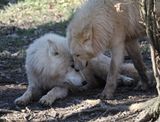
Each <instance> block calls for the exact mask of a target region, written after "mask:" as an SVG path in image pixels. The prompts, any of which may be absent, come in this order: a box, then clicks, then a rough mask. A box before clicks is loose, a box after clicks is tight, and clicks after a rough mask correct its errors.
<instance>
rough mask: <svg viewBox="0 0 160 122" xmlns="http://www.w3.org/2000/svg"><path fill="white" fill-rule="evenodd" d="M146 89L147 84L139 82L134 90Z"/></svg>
mask: <svg viewBox="0 0 160 122" xmlns="http://www.w3.org/2000/svg"><path fill="white" fill-rule="evenodd" d="M147 89H148V84H144V83H141V82H139V83H138V84H137V86H136V87H135V88H134V90H140V91H146V90H147Z"/></svg>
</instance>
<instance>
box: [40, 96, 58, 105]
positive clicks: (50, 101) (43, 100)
mask: <svg viewBox="0 0 160 122" xmlns="http://www.w3.org/2000/svg"><path fill="white" fill-rule="evenodd" d="M54 101H55V100H54V99H53V98H50V97H48V96H47V95H45V96H43V97H42V98H41V99H40V100H39V103H40V104H42V105H44V106H51V105H52V104H53V102H54Z"/></svg>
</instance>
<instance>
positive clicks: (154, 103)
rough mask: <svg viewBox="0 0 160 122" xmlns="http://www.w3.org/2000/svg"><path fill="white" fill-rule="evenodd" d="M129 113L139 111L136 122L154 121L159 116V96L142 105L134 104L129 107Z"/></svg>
mask: <svg viewBox="0 0 160 122" xmlns="http://www.w3.org/2000/svg"><path fill="white" fill-rule="evenodd" d="M129 109H130V110H131V111H134V112H137V111H141V112H140V114H139V115H138V116H137V118H136V122H147V121H156V120H157V119H158V118H159V117H160V116H159V115H160V96H159V97H156V98H153V99H151V100H149V101H146V102H143V103H136V104H133V105H131V106H130V108H129Z"/></svg>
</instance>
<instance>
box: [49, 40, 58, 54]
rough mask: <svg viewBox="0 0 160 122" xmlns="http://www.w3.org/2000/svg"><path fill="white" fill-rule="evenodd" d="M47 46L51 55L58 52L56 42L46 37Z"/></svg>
mask: <svg viewBox="0 0 160 122" xmlns="http://www.w3.org/2000/svg"><path fill="white" fill-rule="evenodd" d="M48 46H49V53H50V54H52V55H57V54H58V48H57V46H56V44H55V43H54V42H53V41H51V40H49V39H48Z"/></svg>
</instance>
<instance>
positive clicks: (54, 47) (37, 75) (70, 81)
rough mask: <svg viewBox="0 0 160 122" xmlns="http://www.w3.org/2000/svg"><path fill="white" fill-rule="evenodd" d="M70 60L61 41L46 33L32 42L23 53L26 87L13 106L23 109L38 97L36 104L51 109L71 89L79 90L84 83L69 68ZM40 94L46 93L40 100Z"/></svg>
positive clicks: (76, 73) (55, 36) (54, 35)
mask: <svg viewBox="0 0 160 122" xmlns="http://www.w3.org/2000/svg"><path fill="white" fill-rule="evenodd" d="M71 60H72V57H71V55H70V53H69V49H68V46H67V42H66V39H65V38H64V37H62V36H59V35H56V34H51V33H50V34H46V35H44V36H42V37H40V38H39V39H37V40H35V41H34V42H33V44H31V45H30V46H29V48H28V49H27V56H26V63H25V67H26V73H27V78H28V81H29V85H28V88H27V90H26V92H25V93H24V94H23V95H22V96H21V97H19V98H17V99H16V100H15V103H16V104H19V105H26V104H28V103H30V102H31V101H32V100H37V99H39V98H40V97H41V99H40V100H39V102H40V103H42V104H46V105H51V104H52V103H53V102H54V101H55V100H56V99H59V98H64V97H66V96H67V95H68V91H69V90H70V89H71V90H72V88H73V87H74V86H75V87H76V86H77V87H78V86H82V85H83V84H84V82H85V81H84V82H83V78H82V77H81V75H80V74H79V73H78V72H76V71H75V70H74V69H73V68H72V67H71V62H72V61H71ZM44 91H49V92H48V93H47V94H46V95H44V96H42V95H43V92H44Z"/></svg>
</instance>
